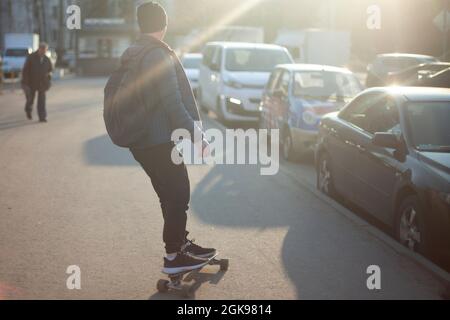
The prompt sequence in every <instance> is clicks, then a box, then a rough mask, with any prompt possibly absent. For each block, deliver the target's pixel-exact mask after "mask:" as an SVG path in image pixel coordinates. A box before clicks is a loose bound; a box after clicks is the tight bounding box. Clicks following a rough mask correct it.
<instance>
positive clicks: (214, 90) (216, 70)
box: [208, 46, 223, 111]
mask: <svg viewBox="0 0 450 320" xmlns="http://www.w3.org/2000/svg"><path fill="white" fill-rule="evenodd" d="M222 56H223V48H222V47H220V46H216V48H215V50H214V53H213V56H212V60H211V67H210V69H211V78H210V84H211V87H210V89H209V92H208V94H209V96H210V99H211V100H210V101H211V105H212V106H214V108H213V109H214V110H216V111H218V110H217V109H216V108H218V107H219V105H218V103H217V102H218V99H217V98H218V97H219V96H220V94H221V91H220V90H221V81H222V72H221V70H222Z"/></svg>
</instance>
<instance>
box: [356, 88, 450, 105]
mask: <svg viewBox="0 0 450 320" xmlns="http://www.w3.org/2000/svg"><path fill="white" fill-rule="evenodd" d="M364 92H365V93H369V92H374V93H387V94H389V95H391V96H397V97H403V98H405V99H406V100H408V101H411V102H421V101H422V102H425V101H449V102H450V89H448V88H431V87H395V86H392V87H379V88H371V89H367V90H366V91H364Z"/></svg>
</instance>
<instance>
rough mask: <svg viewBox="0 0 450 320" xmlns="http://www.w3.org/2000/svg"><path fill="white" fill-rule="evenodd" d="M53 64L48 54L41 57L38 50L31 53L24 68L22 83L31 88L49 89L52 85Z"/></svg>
mask: <svg viewBox="0 0 450 320" xmlns="http://www.w3.org/2000/svg"><path fill="white" fill-rule="evenodd" d="M52 71H53V65H52V62H51V61H50V59H49V58H48V57H47V56H44V58H43V59H42V63H41V57H40V56H39V54H38V52H37V51H36V52H33V53H32V54H30V55H29V56H28V58H27V60H26V62H25V65H24V67H23V70H22V85H24V86H27V87H29V88H30V89H31V90H38V91H47V90H48V89H50V85H51V72H52Z"/></svg>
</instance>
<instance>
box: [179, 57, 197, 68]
mask: <svg viewBox="0 0 450 320" xmlns="http://www.w3.org/2000/svg"><path fill="white" fill-rule="evenodd" d="M201 62H202V58H201V57H183V59H182V63H183V67H184V68H185V69H199V68H200V64H201Z"/></svg>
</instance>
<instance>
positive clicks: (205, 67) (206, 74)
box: [200, 45, 216, 109]
mask: <svg viewBox="0 0 450 320" xmlns="http://www.w3.org/2000/svg"><path fill="white" fill-rule="evenodd" d="M215 48H216V46H213V45H208V46H206V47H205V49H204V51H203V60H202V64H201V67H200V90H201V97H200V98H201V104H203V105H204V106H206V107H208V108H209V109H212V108H213V107H214V104H215V101H213V100H212V95H211V88H212V84H211V74H212V70H211V63H212V58H213V54H214V52H215Z"/></svg>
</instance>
